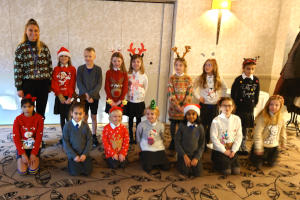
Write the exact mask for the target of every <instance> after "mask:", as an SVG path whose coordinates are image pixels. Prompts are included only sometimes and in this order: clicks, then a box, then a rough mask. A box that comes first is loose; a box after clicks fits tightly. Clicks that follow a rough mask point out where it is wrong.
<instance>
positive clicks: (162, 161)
mask: <svg viewBox="0 0 300 200" xmlns="http://www.w3.org/2000/svg"><path fill="white" fill-rule="evenodd" d="M140 161H141V164H142V167H143V169H144V170H145V171H146V172H147V173H149V172H150V171H151V170H152V169H154V168H155V167H158V168H160V169H161V170H169V169H170V163H169V160H168V158H167V156H166V153H165V151H164V150H161V151H154V152H153V151H141V152H140Z"/></svg>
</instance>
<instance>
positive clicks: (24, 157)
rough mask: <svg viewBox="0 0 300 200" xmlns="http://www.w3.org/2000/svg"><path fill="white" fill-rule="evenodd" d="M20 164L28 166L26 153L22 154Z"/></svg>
mask: <svg viewBox="0 0 300 200" xmlns="http://www.w3.org/2000/svg"><path fill="white" fill-rule="evenodd" d="M22 162H23V163H24V164H26V165H29V159H28V156H27V155H26V153H23V154H22Z"/></svg>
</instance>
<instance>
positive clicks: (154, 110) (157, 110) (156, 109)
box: [145, 106, 160, 118]
mask: <svg viewBox="0 0 300 200" xmlns="http://www.w3.org/2000/svg"><path fill="white" fill-rule="evenodd" d="M147 110H150V111H152V112H154V113H155V114H156V116H157V118H159V115H160V113H159V109H158V106H156V107H155V109H152V108H151V107H150V106H148V107H147V108H146V109H145V114H146V112H147Z"/></svg>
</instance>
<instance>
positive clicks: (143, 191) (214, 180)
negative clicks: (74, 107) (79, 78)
mask: <svg viewBox="0 0 300 200" xmlns="http://www.w3.org/2000/svg"><path fill="white" fill-rule="evenodd" d="M101 129H102V127H99V132H101ZM11 130H12V129H11V127H0V200H7V199H19V200H21V199H52V200H54V199H68V200H71V199H82V200H84V199H120V200H125V199H130V200H142V199H143V200H146V199H148V200H159V199H169V200H181V199H190V200H196V199H197V200H198V199H201V200H221V199H230V200H235V199H249V200H251V199H253V200H254V199H255V200H257V199H285V200H286V199H300V182H299V180H300V156H299V155H300V154H299V153H300V149H299V147H300V139H299V137H296V136H295V134H294V132H293V131H289V132H288V135H289V137H288V145H287V149H286V150H285V151H282V152H281V153H280V159H279V163H278V165H277V166H276V167H273V168H267V167H265V168H263V169H262V171H257V170H255V169H254V167H252V166H251V165H249V163H248V160H247V157H240V163H241V165H242V168H241V171H242V173H241V175H240V176H229V177H224V176H221V175H218V174H217V173H215V172H213V171H212V169H211V162H210V153H211V152H210V151H208V152H206V153H205V154H204V158H203V163H204V168H205V172H204V176H203V177H200V178H186V177H183V176H180V175H179V173H178V172H177V171H176V168H175V163H173V166H172V169H171V170H170V171H168V172H164V171H159V170H156V171H153V172H152V173H151V174H147V173H145V172H144V171H143V170H142V169H141V166H140V164H139V162H138V154H137V152H136V149H135V145H133V146H131V148H130V152H129V161H130V164H129V166H128V167H127V168H126V169H124V170H110V169H107V168H106V164H105V162H104V161H103V153H102V152H103V149H102V147H99V148H97V149H94V150H93V151H92V153H91V156H92V157H93V162H94V171H93V173H92V175H91V176H90V177H83V176H80V177H71V176H69V174H68V172H67V170H66V166H67V160H66V159H67V158H66V155H65V154H64V152H63V150H62V147H61V145H57V141H58V139H59V138H60V137H61V132H60V128H59V127H58V126H46V127H45V133H44V141H45V142H46V144H47V146H46V148H45V149H43V150H42V152H41V160H42V161H41V170H40V173H39V174H37V175H35V176H20V175H19V174H18V173H16V160H15V152H16V151H15V147H14V145H13V142H12V140H11ZM166 132H167V141H169V140H170V138H169V130H168V129H167V130H166ZM248 145H251V144H248ZM168 154H169V155H170V160H171V161H174V160H175V158H174V157H172V153H170V152H168Z"/></svg>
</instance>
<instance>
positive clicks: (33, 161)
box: [30, 154, 38, 166]
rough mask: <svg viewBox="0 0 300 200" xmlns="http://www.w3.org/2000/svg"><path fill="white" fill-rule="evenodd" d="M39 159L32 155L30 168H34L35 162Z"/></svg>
mask: <svg viewBox="0 0 300 200" xmlns="http://www.w3.org/2000/svg"><path fill="white" fill-rule="evenodd" d="M37 160H38V158H37V157H36V155H34V154H30V166H34V165H35V162H37Z"/></svg>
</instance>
